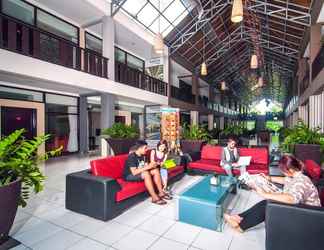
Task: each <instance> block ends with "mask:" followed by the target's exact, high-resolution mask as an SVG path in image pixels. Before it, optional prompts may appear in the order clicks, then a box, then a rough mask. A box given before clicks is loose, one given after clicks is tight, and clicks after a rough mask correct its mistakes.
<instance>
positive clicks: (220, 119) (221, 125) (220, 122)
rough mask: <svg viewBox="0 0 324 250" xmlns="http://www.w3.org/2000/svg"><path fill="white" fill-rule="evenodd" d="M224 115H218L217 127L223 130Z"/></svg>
mask: <svg viewBox="0 0 324 250" xmlns="http://www.w3.org/2000/svg"><path fill="white" fill-rule="evenodd" d="M224 125H225V124H224V116H221V117H219V128H220V129H221V130H223V129H224Z"/></svg>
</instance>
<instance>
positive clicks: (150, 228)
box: [138, 216, 175, 235]
mask: <svg viewBox="0 0 324 250" xmlns="http://www.w3.org/2000/svg"><path fill="white" fill-rule="evenodd" d="M174 223H175V221H174V220H170V219H167V218H163V217H160V216H153V217H151V218H149V219H148V220H147V221H145V222H144V223H143V224H141V225H140V226H139V227H138V228H139V229H141V230H143V231H146V232H150V233H153V234H157V235H162V234H164V233H165V232H166V231H167V230H168V229H169V228H170V227H171V226H172V225H173V224H174Z"/></svg>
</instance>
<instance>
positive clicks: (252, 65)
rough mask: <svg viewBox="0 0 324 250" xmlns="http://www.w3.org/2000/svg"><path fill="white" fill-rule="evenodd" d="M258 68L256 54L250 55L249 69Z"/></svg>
mask: <svg viewBox="0 0 324 250" xmlns="http://www.w3.org/2000/svg"><path fill="white" fill-rule="evenodd" d="M256 68H258V57H257V55H256V54H253V55H252V57H251V69H256Z"/></svg>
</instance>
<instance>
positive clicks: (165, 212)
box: [156, 200, 176, 220]
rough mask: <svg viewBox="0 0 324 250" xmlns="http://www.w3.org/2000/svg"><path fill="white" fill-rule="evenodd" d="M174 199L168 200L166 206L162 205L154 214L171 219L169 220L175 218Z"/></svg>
mask: <svg viewBox="0 0 324 250" xmlns="http://www.w3.org/2000/svg"><path fill="white" fill-rule="evenodd" d="M175 203H176V201H174V200H173V201H172V202H169V204H168V205H167V206H164V207H163V209H162V210H161V211H160V212H158V213H157V214H156V215H158V216H161V217H164V218H167V219H171V220H175V218H176V204H175Z"/></svg>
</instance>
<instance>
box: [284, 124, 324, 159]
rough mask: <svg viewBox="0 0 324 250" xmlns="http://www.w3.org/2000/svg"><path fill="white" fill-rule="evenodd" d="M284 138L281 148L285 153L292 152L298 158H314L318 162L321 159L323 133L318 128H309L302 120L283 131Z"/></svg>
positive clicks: (323, 140)
mask: <svg viewBox="0 0 324 250" xmlns="http://www.w3.org/2000/svg"><path fill="white" fill-rule="evenodd" d="M284 136H285V138H284V140H283V142H282V144H281V149H282V151H283V152H286V153H293V154H295V156H296V157H297V158H299V159H300V160H307V159H310V160H314V161H315V162H317V163H318V164H320V163H321V161H323V159H321V156H322V157H323V153H324V134H322V133H320V128H316V129H311V128H309V127H307V125H306V124H304V123H303V121H301V120H299V121H298V122H297V124H296V125H295V126H294V127H293V128H291V129H286V130H285V131H284Z"/></svg>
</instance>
